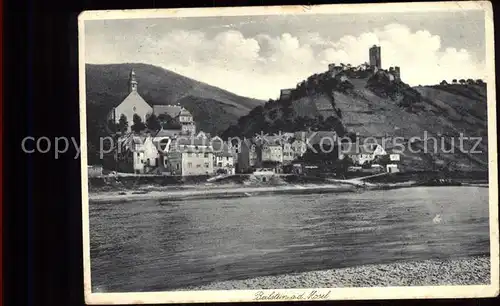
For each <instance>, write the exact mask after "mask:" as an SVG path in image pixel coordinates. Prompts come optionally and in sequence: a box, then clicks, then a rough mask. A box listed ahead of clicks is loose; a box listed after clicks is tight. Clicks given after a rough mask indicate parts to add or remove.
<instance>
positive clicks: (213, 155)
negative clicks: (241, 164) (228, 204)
mask: <svg viewBox="0 0 500 306" xmlns="http://www.w3.org/2000/svg"><path fill="white" fill-rule="evenodd" d="M234 155H235V154H234V152H233V150H232V149H231V148H230V147H229V146H228V144H227V143H225V142H223V141H222V140H221V139H220V138H218V137H214V138H210V137H209V135H207V134H205V133H203V132H199V133H198V134H196V135H189V134H183V133H182V132H181V131H179V133H173V131H165V130H160V132H158V133H156V134H154V135H153V134H150V133H145V134H143V135H136V134H133V133H130V134H128V135H126V136H123V137H120V138H119V140H118V146H117V148H116V155H115V158H116V162H117V163H116V164H117V170H118V171H120V172H133V173H163V174H168V175H180V176H189V175H212V174H221V173H225V174H234V173H235V156H234Z"/></svg>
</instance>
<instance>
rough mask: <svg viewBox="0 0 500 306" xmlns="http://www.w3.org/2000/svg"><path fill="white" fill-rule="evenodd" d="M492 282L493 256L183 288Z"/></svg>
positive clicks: (246, 288) (379, 285) (314, 286)
mask: <svg viewBox="0 0 500 306" xmlns="http://www.w3.org/2000/svg"><path fill="white" fill-rule="evenodd" d="M489 283H490V258H489V257H469V258H464V259H449V260H435V259H433V260H424V261H413V262H403V263H393V264H378V265H365V266H358V267H352V268H341V269H331V270H323V271H313V272H304V273H297V274H285V275H277V276H265V277H257V278H252V279H246V280H234V281H224V282H216V283H211V284H207V285H203V286H195V287H189V288H185V289H182V290H258V289H292V288H342V287H387V286H438V285H484V284H489Z"/></svg>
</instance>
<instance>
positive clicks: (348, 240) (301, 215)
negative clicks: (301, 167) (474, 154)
mask: <svg viewBox="0 0 500 306" xmlns="http://www.w3.org/2000/svg"><path fill="white" fill-rule="evenodd" d="M488 223H489V218H488V189H487V188H481V187H418V188H405V189H395V190H386V191H365V192H360V193H341V194H307V195H293V196H287V195H273V196H261V197H257V196H256V197H248V198H237V199H221V200H215V199H210V200H196V201H172V202H169V201H164V200H141V201H134V202H124V203H116V202H114V203H90V240H91V243H90V246H91V270H92V271H91V274H92V275H91V277H92V288H93V291H94V292H124V291H134V292H140V291H165V290H175V289H177V288H182V287H186V286H196V285H202V284H206V283H210V282H214V281H225V280H234V279H245V278H251V277H257V276H265V275H276V274H284V273H292V272H305V271H311V270H324V269H331V268H341V267H350V266H358V265H364V264H377V263H392V262H398V261H408V260H422V259H430V258H459V257H467V256H473V255H488V254H489V224H488Z"/></svg>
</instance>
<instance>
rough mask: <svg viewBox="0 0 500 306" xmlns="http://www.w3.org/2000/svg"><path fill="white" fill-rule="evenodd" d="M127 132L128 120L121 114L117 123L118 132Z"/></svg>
mask: <svg viewBox="0 0 500 306" xmlns="http://www.w3.org/2000/svg"><path fill="white" fill-rule="evenodd" d="M127 130H128V119H127V116H125V115H124V114H121V116H120V120H119V121H118V131H120V132H121V133H125V132H126V131H127Z"/></svg>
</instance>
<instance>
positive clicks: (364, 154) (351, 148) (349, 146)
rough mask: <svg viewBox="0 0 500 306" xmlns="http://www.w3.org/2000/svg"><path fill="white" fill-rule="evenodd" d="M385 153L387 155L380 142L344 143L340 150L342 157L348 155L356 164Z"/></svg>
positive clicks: (340, 156) (361, 163) (371, 159)
mask: <svg viewBox="0 0 500 306" xmlns="http://www.w3.org/2000/svg"><path fill="white" fill-rule="evenodd" d="M383 155H387V152H386V151H385V149H384V148H383V147H382V146H381V145H379V144H365V145H357V144H356V143H343V144H341V146H340V151H339V158H340V159H343V158H345V157H346V156H348V157H349V158H351V159H352V161H353V162H354V164H356V165H363V164H365V163H367V162H372V161H373V160H374V159H375V158H376V157H377V156H383Z"/></svg>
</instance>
